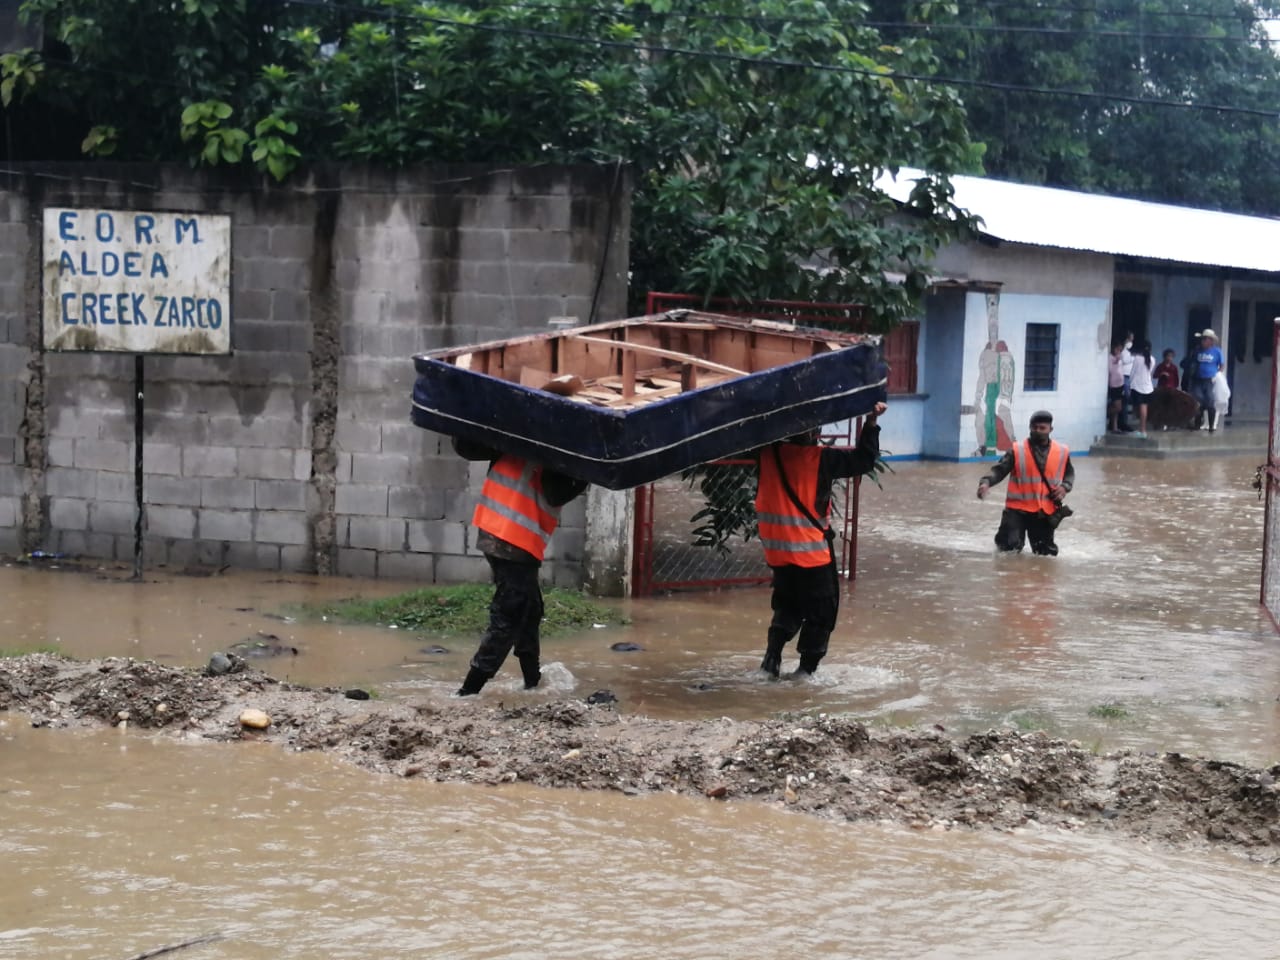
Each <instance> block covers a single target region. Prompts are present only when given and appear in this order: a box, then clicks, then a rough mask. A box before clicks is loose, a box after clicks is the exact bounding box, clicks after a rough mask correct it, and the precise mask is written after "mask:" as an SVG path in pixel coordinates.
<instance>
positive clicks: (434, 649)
mask: <svg viewBox="0 0 1280 960" xmlns="http://www.w3.org/2000/svg"><path fill="white" fill-rule="evenodd" d="M418 652H419V653H427V654H431V655H432V656H435V655H437V654H441V653H448V652H449V648H448V647H442V646H440V644H438V643H433V644H431V645H430V646H426V647H419V648H418Z"/></svg>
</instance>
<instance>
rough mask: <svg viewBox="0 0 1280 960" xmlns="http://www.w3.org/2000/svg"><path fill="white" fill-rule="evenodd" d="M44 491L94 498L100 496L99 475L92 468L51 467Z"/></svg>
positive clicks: (0, 473) (2, 486)
mask: <svg viewBox="0 0 1280 960" xmlns="http://www.w3.org/2000/svg"><path fill="white" fill-rule="evenodd" d="M4 473H5V471H3V470H0V493H2V492H3V491H4V489H5V484H4ZM12 492H17V491H16V490H15V491H12ZM44 492H45V493H47V494H48V495H49V496H51V497H73V498H76V499H79V500H93V499H95V498H96V497H97V496H98V475H97V473H95V472H94V471H92V470H74V469H69V468H66V467H51V468H50V469H48V470H46V471H45V473H44Z"/></svg>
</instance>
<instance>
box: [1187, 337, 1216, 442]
mask: <svg viewBox="0 0 1280 960" xmlns="http://www.w3.org/2000/svg"><path fill="white" fill-rule="evenodd" d="M1199 337H1200V349H1199V350H1197V351H1196V357H1195V365H1194V366H1193V367H1192V368H1191V389H1190V390H1189V391H1188V392H1189V393H1190V394H1191V395H1192V396H1193V397H1195V398H1196V400H1197V401H1199V403H1200V414H1199V418H1198V419H1197V423H1196V426H1197V427H1198V428H1200V429H1204V426H1206V425H1207V427H1208V429H1209V430H1211V431H1212V430H1213V428H1214V426H1215V423H1214V413H1215V409H1216V407H1217V405H1218V404H1217V400H1216V399H1215V398H1214V394H1213V378H1214V377H1216V376H1217V375H1218V371H1219V370H1221V369H1222V368H1223V362H1222V351H1221V350H1219V349H1218V335H1217V334H1216V333H1214V332H1213V330H1211V329H1205V330H1201V331H1200V333H1199ZM1202 418H1207V421H1206V423H1205V424H1202V423H1200V419H1202Z"/></svg>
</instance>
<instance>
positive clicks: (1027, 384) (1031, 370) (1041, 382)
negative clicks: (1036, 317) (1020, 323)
mask: <svg viewBox="0 0 1280 960" xmlns="http://www.w3.org/2000/svg"><path fill="white" fill-rule="evenodd" d="M1059 326H1060V324H1057V323H1028V324H1027V358H1026V362H1025V363H1024V364H1023V367H1022V369H1023V374H1022V389H1023V390H1056V389H1058V328H1059Z"/></svg>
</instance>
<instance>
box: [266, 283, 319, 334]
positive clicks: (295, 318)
mask: <svg viewBox="0 0 1280 960" xmlns="http://www.w3.org/2000/svg"><path fill="white" fill-rule="evenodd" d="M271 320H272V321H273V322H274V323H288V324H296V325H297V326H298V327H300V328H302V329H304V330H307V331H310V330H311V294H310V292H309V291H306V290H273V291H272V292H271Z"/></svg>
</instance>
